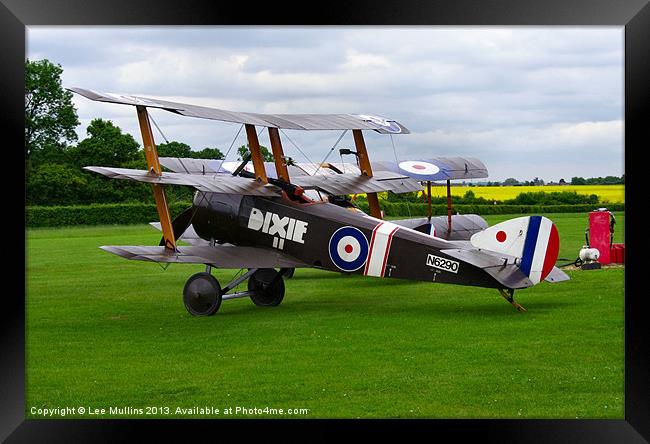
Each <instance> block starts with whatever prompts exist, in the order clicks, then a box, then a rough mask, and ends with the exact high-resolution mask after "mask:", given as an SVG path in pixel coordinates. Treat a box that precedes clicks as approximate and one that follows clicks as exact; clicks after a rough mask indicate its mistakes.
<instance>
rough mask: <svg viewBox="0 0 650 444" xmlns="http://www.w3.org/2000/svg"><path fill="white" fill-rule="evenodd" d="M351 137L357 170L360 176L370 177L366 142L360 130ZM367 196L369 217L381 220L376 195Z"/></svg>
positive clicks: (355, 131) (370, 170) (353, 131)
mask: <svg viewBox="0 0 650 444" xmlns="http://www.w3.org/2000/svg"><path fill="white" fill-rule="evenodd" d="M352 135H353V136H354V145H355V147H356V149H357V159H358V160H359V169H360V170H361V174H362V175H364V176H368V177H372V167H371V166H370V158H369V157H368V150H366V142H365V141H364V140H363V133H362V132H361V130H352ZM367 196H368V206H369V207H370V215H371V216H372V217H376V218H377V219H382V217H381V208H380V207H379V198H378V197H377V193H367Z"/></svg>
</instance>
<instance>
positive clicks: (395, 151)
mask: <svg viewBox="0 0 650 444" xmlns="http://www.w3.org/2000/svg"><path fill="white" fill-rule="evenodd" d="M389 136H390V143H391V145H393V155H394V156H395V163H396V164H397V165H399V159H397V150H396V149H395V141H394V140H393V135H392V134H389ZM406 210H407V211H408V213H409V217H411V206H410V205H409V201H408V199H407V200H406Z"/></svg>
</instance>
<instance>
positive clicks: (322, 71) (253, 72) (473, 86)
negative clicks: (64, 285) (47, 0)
mask: <svg viewBox="0 0 650 444" xmlns="http://www.w3.org/2000/svg"><path fill="white" fill-rule="evenodd" d="M28 55H29V57H30V58H36V59H38V58H48V59H50V60H52V61H54V62H57V63H60V64H61V65H62V66H63V68H64V77H63V79H64V84H65V86H81V87H86V88H91V89H96V90H99V91H107V92H117V93H129V94H139V95H144V96H150V97H158V98H162V99H167V100H173V101H179V102H187V103H195V104H199V105H205V106H214V107H219V108H223V109H232V110H239V111H252V112H269V113H301V112H304V113H319V112H320V113H330V112H335V113H339V112H340V113H366V114H378V115H385V116H389V117H392V118H395V119H397V120H399V121H400V122H402V123H404V124H405V125H406V126H407V127H408V128H410V129H411V131H412V134H411V135H405V136H399V137H395V138H394V141H395V142H396V144H397V149H398V155H399V156H400V157H404V156H411V157H418V156H426V155H431V154H435V155H454V154H468V155H475V156H477V157H480V158H481V159H483V160H484V161H485V162H486V164H488V166H489V167H490V171H491V177H492V178H493V179H503V178H505V177H508V176H514V177H518V178H520V179H529V178H532V177H535V176H537V177H541V178H544V179H545V180H551V179H553V180H557V179H558V177H556V176H557V175H558V173H559V172H560V171H566V173H564V172H563V173H562V174H564V176H569V177H571V176H572V175H581V176H598V175H608V174H615V175H620V174H622V173H623V137H622V118H623V28H613V27H605V28H594V27H588V28H568V27H549V28H539V27H536V28H529V27H523V28H522V27H510V28H495V27H474V28H472V27H375V26H373V27H325V28H304V27H214V28H212V27H180V28H173V27H164V28H160V27H121V28H120V27H97V28H92V27H30V28H29V29H28ZM74 100H75V104H76V106H77V107H78V110H79V116H80V120H81V121H82V126H81V127H80V128H79V129H78V133H79V134H80V136H81V137H84V136H85V126H86V125H87V123H88V122H89V121H90V120H91V119H92V118H95V117H102V118H107V119H111V120H113V121H114V122H115V123H116V124H118V125H119V126H120V127H121V128H122V129H123V130H125V131H127V132H129V133H131V134H132V135H133V136H134V137H135V138H136V140H140V135H139V131H138V128H137V122H136V121H135V118H134V117H133V115H134V111H133V110H132V109H130V107H126V106H119V105H109V104H103V103H95V102H90V101H88V100H86V99H85V98H81V97H75V99H74ZM153 115H154V117H155V119H156V121H157V122H158V124H159V125H160V126H161V127H162V129H163V131H164V132H165V134H166V136H167V137H168V138H170V139H176V140H181V141H184V142H186V143H189V144H190V145H192V146H193V147H194V148H195V149H200V148H202V147H204V146H217V147H219V148H220V149H222V150H223V151H225V150H226V149H227V148H228V146H229V144H230V142H231V141H232V138H233V137H234V135H235V133H236V132H237V129H238V126H237V125H232V124H224V123H218V122H213V121H207V120H202V119H189V118H184V117H181V116H177V115H173V114H170V113H166V112H163V111H155V112H154V113H153ZM289 134H290V137H292V138H293V139H294V140H296V141H297V142H299V143H300V146H301V148H302V149H303V150H305V151H307V152H308V155H309V156H311V157H313V158H314V159H315V160H320V159H321V158H322V157H323V156H324V155H325V153H326V152H327V150H328V149H329V147H331V144H332V143H333V142H334V141H335V140H336V138H337V137H338V134H332V133H321V132H312V133H304V132H302V133H301V132H290V133H289ZM330 139H331V140H330ZM346 140H347V138H346V139H344V141H342V143H348V144H350V145H351V143H352V142H351V140H349V141H346ZM367 140H368V142H369V143H368V145H369V147H370V148H371V149H372V150H373V151H374V158H375V159H377V160H379V159H383V160H390V159H393V158H394V154H393V150H392V145H391V143H390V139H389V138H387V137H385V136H380V135H375V134H368V135H367ZM242 143H243V142H242ZM285 148H287V150H289V149H292V147H291V144H289V143H285ZM294 151H296V150H295V149H294ZM593 153H598V155H597V156H594V155H593ZM295 154H296V155H297V156H298V157H300V154H299V153H297V152H296V153H295ZM571 171H573V172H571Z"/></svg>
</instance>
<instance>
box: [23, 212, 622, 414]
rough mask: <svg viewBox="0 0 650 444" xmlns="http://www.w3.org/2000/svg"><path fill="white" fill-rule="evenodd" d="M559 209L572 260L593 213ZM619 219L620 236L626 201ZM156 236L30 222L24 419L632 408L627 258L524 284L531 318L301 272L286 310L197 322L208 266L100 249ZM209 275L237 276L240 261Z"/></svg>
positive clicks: (395, 286) (477, 300)
mask: <svg viewBox="0 0 650 444" xmlns="http://www.w3.org/2000/svg"><path fill="white" fill-rule="evenodd" d="M509 217H514V216H492V217H489V218H488V220H489V222H490V224H493V223H496V222H498V221H500V220H504V219H507V218H509ZM549 217H551V218H552V219H553V220H554V221H555V222H556V224H557V226H558V229H559V231H560V236H561V251H560V257H563V258H568V259H570V260H573V259H574V258H575V257H576V256H577V253H578V249H579V248H580V246H581V245H582V243H583V242H584V229H585V227H586V224H587V215H586V214H557V215H549ZM617 221H618V224H617V226H616V228H617V238H616V242H622V241H623V233H624V217H623V214H622V213H617ZM158 240H159V234H158V233H157V232H156V231H155V230H153V229H152V228H151V227H149V226H145V225H137V226H103V227H81V228H64V229H31V230H28V232H27V301H26V310H27V318H26V319H27V331H26V356H27V363H26V371H27V375H26V376H27V393H26V398H27V403H26V414H27V416H28V417H30V418H36V417H39V416H38V415H37V414H36V415H35V414H32V410H31V409H32V408H42V407H48V408H56V407H79V406H83V407H84V408H88V407H90V408H105V409H107V411H108V409H109V408H110V407H119V408H124V407H132V408H136V409H137V408H142V409H146V407H148V406H156V407H166V408H169V409H170V413H171V415H170V416H172V417H187V416H183V415H174V413H175V411H176V408H177V407H181V408H191V407H195V406H198V407H206V406H210V407H214V408H218V409H220V410H221V411H222V412H223V409H224V408H227V407H233V411H234V408H236V407H238V406H239V407H246V408H253V407H257V408H258V409H263V408H264V407H270V408H276V409H280V408H282V409H285V410H286V409H289V408H306V409H309V411H308V413H307V414H306V415H299V416H292V417H300V418H325V417H328V418H331V417H335V418H356V417H360V418H369V417H372V418H393V417H401V418H412V417H429V418H438V417H444V418H576V417H579V418H623V417H624V411H623V406H624V397H623V394H624V360H623V356H624V354H623V352H624V336H623V335H624V311H623V308H624V280H623V278H624V268H622V267H613V268H606V269H602V270H597V271H580V270H575V271H569V272H568V273H569V274H570V276H571V281H568V282H564V283H559V284H548V283H542V284H540V285H538V286H536V287H534V288H531V289H528V290H525V291H519V292H517V294H516V297H517V299H518V301H519V302H521V304H522V305H523V306H525V307H526V308H527V309H528V311H527V312H525V313H519V312H517V311H516V310H514V309H513V308H512V307H511V306H510V305H509V304H507V303H506V302H505V301H504V300H503V299H502V298H501V297H500V296H499V295H498V293H497V292H496V291H494V290H488V289H480V288H470V287H460V286H450V285H442V284H435V285H434V284H427V283H415V282H405V281H397V280H379V279H374V278H363V277H356V276H343V275H340V274H336V273H328V272H322V271H318V270H313V269H308V270H297V272H296V275H295V277H294V278H293V279H291V280H288V281H287V282H286V287H287V294H286V297H285V300H284V302H283V303H282V305H280V306H279V307H276V308H270V309H264V308H259V307H256V306H254V305H253V304H252V302H250V300H248V299H237V300H232V301H225V302H224V303H223V305H222V307H221V310H220V311H219V313H217V314H216V315H215V316H212V317H208V318H195V317H192V316H190V315H189V314H188V313H187V312H186V311H185V308H184V307H183V303H182V297H181V292H182V287H183V285H184V283H185V280H186V279H187V278H188V277H189V276H190V275H191V274H193V273H195V272H198V271H202V270H203V267H202V266H192V265H177V264H176V265H171V266H170V267H169V268H168V269H167V270H166V271H164V270H163V269H162V268H161V267H159V266H158V265H157V264H151V263H143V262H131V261H126V260H124V259H122V258H119V257H116V256H113V255H110V254H108V253H106V252H104V251H102V250H100V249H99V248H98V246H100V245H110V244H115V245H128V244H133V245H137V244H143V245H146V244H149V245H154V244H157V242H158ZM215 274H216V276H217V277H218V278H219V280H220V281H221V282H223V283H225V282H227V281H228V280H229V278H230V277H232V275H233V274H234V272H233V271H218V272H216V273H215ZM71 416H78V417H84V418H88V417H90V416H88V414H87V413H86V414H84V415H78V414H77V415H71ZM100 416H101V417H108V416H112V417H146V415H133V414H122V415H120V414H117V415H110V414H106V415H100ZM159 416H160V415H159ZM200 416H201V415H196V416H195V417H200ZM219 416H220V417H225V416H224V415H223V413H221V414H220V415H219ZM228 416H240V417H241V416H243V417H268V416H267V415H262V416H246V415H241V414H240V415H228ZM270 416H273V415H270ZM275 416H281V415H275ZM283 417H287V416H283Z"/></svg>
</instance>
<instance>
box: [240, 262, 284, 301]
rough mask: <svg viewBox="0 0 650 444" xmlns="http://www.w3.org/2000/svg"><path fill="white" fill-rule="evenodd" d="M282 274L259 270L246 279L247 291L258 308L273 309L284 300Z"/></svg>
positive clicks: (271, 270)
mask: <svg viewBox="0 0 650 444" xmlns="http://www.w3.org/2000/svg"><path fill="white" fill-rule="evenodd" d="M282 276H283V273H279V272H277V271H275V270H274V269H273V268H261V269H259V270H257V271H256V272H255V273H254V274H253V275H252V276H251V277H250V278H249V279H248V291H249V292H250V298H251V300H252V301H253V303H254V304H255V305H257V306H259V307H275V306H278V305H280V303H281V302H282V299H284V280H283V279H282Z"/></svg>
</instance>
